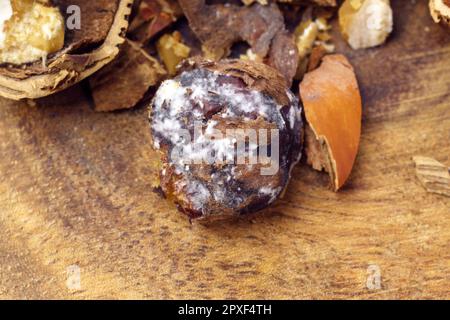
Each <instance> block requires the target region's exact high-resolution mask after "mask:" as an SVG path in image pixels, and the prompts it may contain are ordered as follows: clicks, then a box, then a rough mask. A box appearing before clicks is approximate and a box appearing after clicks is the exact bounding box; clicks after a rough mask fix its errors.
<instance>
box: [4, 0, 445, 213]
mask: <svg viewBox="0 0 450 320" xmlns="http://www.w3.org/2000/svg"><path fill="white" fill-rule="evenodd" d="M69 5H75V6H78V7H79V8H80V14H81V16H82V18H83V20H82V21H83V24H82V25H81V28H80V29H71V28H68V27H67V24H66V23H65V22H66V20H67V19H68V18H69V17H70V13H68V12H67V10H66V9H67V7H68V6H69ZM0 6H1V10H0V95H1V96H3V97H6V98H10V99H16V100H19V99H25V98H31V99H36V98H40V97H44V96H47V95H50V94H53V93H56V92H59V91H61V90H63V89H65V88H68V87H69V86H72V85H74V84H76V83H78V82H80V81H81V80H83V79H85V78H88V81H87V83H88V84H89V86H88V87H89V88H90V94H91V97H92V101H93V102H94V109H95V111H99V112H109V111H116V110H121V109H130V108H133V107H135V106H139V105H149V104H150V105H151V106H150V107H151V108H150V109H151V117H150V126H151V131H152V140H153V141H152V142H153V147H154V149H155V150H156V151H157V153H158V155H159V156H160V158H159V159H158V162H159V165H160V173H159V182H158V188H159V190H160V191H162V193H163V194H164V195H165V197H166V198H168V199H169V200H170V201H171V202H173V203H176V205H177V206H178V207H179V209H180V210H181V211H182V212H183V213H185V214H186V215H187V216H188V217H189V218H190V219H197V218H200V219H204V218H211V217H212V218H216V217H219V216H222V215H225V216H230V215H241V214H244V213H248V212H254V211H258V210H261V209H263V208H265V207H267V206H268V205H270V204H272V203H273V202H274V201H276V200H277V199H279V198H280V197H281V196H282V195H283V192H284V190H285V189H286V187H287V185H288V183H289V179H290V176H291V173H292V168H293V167H294V165H295V164H296V163H297V162H298V161H299V159H300V157H301V154H302V152H304V153H305V155H306V162H307V163H308V164H309V165H310V166H312V167H313V168H314V169H316V170H319V171H326V172H327V173H328V174H329V176H330V184H331V186H332V189H333V190H334V191H338V190H339V189H341V188H342V187H343V186H344V185H345V183H346V182H347V181H348V180H349V178H350V176H351V172H352V168H353V166H354V164H355V161H356V158H357V154H358V148H359V141H360V135H361V114H362V99H361V95H360V91H359V87H358V82H357V77H356V75H355V71H354V69H353V67H352V65H351V63H350V61H349V60H348V59H347V58H346V57H345V56H343V55H341V54H334V52H335V51H336V48H335V46H334V38H333V37H334V36H336V32H332V31H333V30H332V26H334V25H337V26H338V27H339V29H340V32H341V35H342V37H343V38H344V39H345V40H346V41H347V42H348V44H349V45H350V47H351V48H353V49H364V48H371V47H376V46H380V45H382V44H384V43H385V42H387V41H389V36H390V34H391V32H392V30H393V27H394V21H393V12H392V9H391V6H390V1H389V0H345V1H335V0H314V1H290V0H279V1H275V0H273V1H269V0H242V1H241V0H229V1H220V0H217V1H216V0H215V1H205V0H140V1H133V0H92V1H84V0H70V1H69V0H58V1H50V0H40V1H37V0H36V1H33V0H22V1H19V0H0ZM430 12H431V15H432V17H433V19H434V20H435V21H436V22H439V23H443V24H448V23H449V21H450V20H449V19H450V3H449V1H448V0H430ZM336 20H337V22H338V23H333V21H336ZM30 26H32V28H29V27H30ZM25 29H27V30H28V29H29V30H32V32H31V31H28V32H25V31H24V30H25ZM13 30H19V31H18V32H13ZM298 90H299V91H298ZM296 92H299V93H298V94H297V95H296V94H295V93H296ZM150 101H152V102H150ZM302 106H303V108H304V113H303V114H302V111H303V110H302ZM303 115H304V118H305V119H306V123H303V122H302V116H303ZM197 120H198V121H200V122H201V124H202V129H203V134H202V135H201V137H203V138H204V136H205V134H206V133H210V132H212V131H214V130H224V129H227V128H233V129H257V128H260V129H261V128H262V129H266V130H269V131H270V130H272V129H277V130H279V138H280V139H281V140H280V141H281V142H282V143H281V148H280V150H279V151H280V156H281V157H280V159H279V162H278V165H279V167H280V170H279V171H278V172H277V173H276V174H274V175H271V176H261V175H260V174H259V173H258V172H259V170H260V169H261V165H258V164H256V165H253V166H242V165H231V164H223V163H221V164H209V163H208V164H200V165H197V164H195V163H194V164H192V163H179V162H176V161H174V159H173V158H172V157H171V156H172V154H171V151H172V150H173V149H174V148H175V147H182V146H181V145H180V143H181V142H180V141H181V140H179V139H181V138H182V137H180V136H178V135H177V133H176V132H175V131H176V130H175V129H180V128H181V129H182V128H184V129H188V131H189V132H191V131H192V130H193V129H194V127H195V123H196V121H197ZM203 138H200V139H203ZM303 142H304V145H305V148H304V150H303ZM235 143H236V142H235V141H234V140H233V139H231V140H227V139H226V138H223V139H219V140H218V141H215V142H211V143H210V144H209V145H208V148H209V149H208V148H207V149H208V150H206V151H207V152H206V153H208V151H212V153H214V154H219V155H220V154H221V155H226V154H227V153H226V150H228V149H227V148H228V147H230V146H235ZM190 147H193V146H192V145H191V144H189V143H188V144H187V145H185V146H184V147H183V148H184V149H185V150H184V151H187V154H188V155H189V157H192V158H195V159H196V158H197V157H199V156H201V155H203V153H202V152H194V151H193V150H191V149H192V148H191V149H189V148H190ZM248 147H250V146H248ZM252 147H255V145H253V146H252ZM259 147H260V146H259V145H256V147H255V148H256V149H259ZM183 148H182V149H183ZM186 148H187V149H186ZM256 149H255V150H256ZM255 150H253V149H251V148H250V149H246V150H245V152H243V154H246V155H249V154H251V151H255ZM191 160H192V159H191ZM418 168H424V165H421V164H419V165H418ZM442 172H443V171H442ZM419 179H422V178H419ZM422 180H423V179H422ZM422 180H421V181H422ZM426 184H428V185H429V183H428V182H426Z"/></svg>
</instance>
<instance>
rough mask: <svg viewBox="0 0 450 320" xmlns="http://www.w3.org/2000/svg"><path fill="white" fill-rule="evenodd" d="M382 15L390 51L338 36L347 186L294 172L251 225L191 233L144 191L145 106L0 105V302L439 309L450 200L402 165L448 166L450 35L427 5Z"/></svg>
mask: <svg viewBox="0 0 450 320" xmlns="http://www.w3.org/2000/svg"><path fill="white" fill-rule="evenodd" d="M394 4H395V21H396V27H395V32H394V34H393V35H392V37H391V38H390V40H389V42H388V44H387V45H385V46H383V47H381V48H379V49H373V50H367V51H358V52H352V51H350V50H349V49H348V48H347V47H346V46H345V45H344V44H342V42H341V40H340V38H339V35H336V37H335V39H336V40H337V41H338V42H339V44H338V51H339V52H345V53H347V55H348V56H349V58H350V60H351V61H352V63H353V64H354V66H355V68H356V70H357V72H358V77H359V80H360V84H361V88H362V92H363V98H364V123H363V136H362V143H361V152H360V155H359V157H358V160H357V164H356V167H355V170H354V173H353V175H352V178H351V181H350V182H349V184H348V185H347V187H346V188H344V190H342V192H340V193H338V194H335V193H333V192H331V191H329V190H328V189H327V187H326V186H327V183H328V181H327V176H326V175H325V174H321V173H316V172H313V171H312V170H311V169H309V168H308V167H307V166H305V165H304V164H302V165H300V166H299V167H298V168H297V169H296V170H295V172H294V176H293V180H292V183H291V184H290V187H289V190H288V192H287V194H286V196H285V198H284V199H283V200H281V201H279V202H277V204H276V205H275V206H274V207H272V208H271V209H269V210H267V211H266V212H264V213H262V214H259V215H256V216H252V217H251V218H245V219H241V220H237V221H230V222H222V223H216V224H214V225H211V226H203V225H199V224H194V225H190V224H189V222H188V221H187V220H186V219H185V218H184V217H182V216H181V215H180V214H179V213H178V212H177V211H176V210H174V209H173V207H171V206H170V205H168V204H167V203H166V202H165V201H162V200H160V199H159V198H158V196H157V195H156V194H154V193H153V192H152V189H151V177H152V175H153V173H154V167H153V166H152V162H153V159H154V154H153V153H152V151H151V149H150V146H149V143H148V141H149V130H148V128H147V123H146V110H145V109H144V108H139V109H136V110H133V111H127V112H119V113H112V114H98V113H94V112H93V111H92V108H91V106H90V105H89V104H88V103H87V100H86V99H85V98H84V96H83V91H82V90H81V89H80V88H79V87H77V88H73V89H71V90H70V91H68V92H67V93H65V94H64V95H59V96H57V97H52V98H48V99H46V100H45V101H43V102H42V104H43V105H44V106H41V107H29V106H27V105H26V103H15V102H11V101H7V100H4V99H1V100H0V159H1V161H0V173H1V175H0V298H83V299H84V298H283V299H289V298H307V299H310V298H313V299H317V298H373V299H378V298H446V299H449V298H450V291H449V288H450V199H449V198H446V197H443V196H438V195H433V194H428V193H427V192H426V191H425V190H424V189H423V188H422V186H421V185H420V184H419V182H418V180H417V179H416V177H415V174H414V167H413V163H412V160H411V158H412V156H414V155H424V156H429V157H433V158H435V159H437V160H439V161H441V162H443V163H446V164H448V165H450V143H449V141H450V139H449V138H450V33H448V32H447V31H445V30H444V29H441V28H440V27H439V26H437V25H434V24H433V23H432V21H431V18H430V17H429V14H428V12H427V9H426V1H394ZM71 265H76V266H78V267H79V268H80V275H81V289H79V290H74V288H73V287H72V289H70V287H68V286H67V283H66V282H67V277H68V274H67V270H68V269H67V268H68V267H69V266H71ZM369 266H372V267H370V268H375V269H370V268H369ZM368 269H369V271H368ZM371 270H372V271H373V270H379V272H380V274H381V288H376V286H375V288H374V287H370V286H369V288H368V287H367V285H366V282H367V278H368V275H369V274H370V273H371V272H372V271H371ZM368 272H369V273H368ZM370 288H371V289H370Z"/></svg>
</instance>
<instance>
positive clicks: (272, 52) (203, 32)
mask: <svg viewBox="0 0 450 320" xmlns="http://www.w3.org/2000/svg"><path fill="white" fill-rule="evenodd" d="M179 3H180V5H181V8H182V9H183V11H184V13H185V15H186V17H187V19H188V20H189V25H190V27H191V28H192V30H193V31H194V33H195V34H196V35H197V37H198V38H199V39H200V41H201V42H202V44H203V51H204V53H205V55H206V57H207V58H210V59H213V60H219V59H221V58H224V57H227V56H228V55H229V53H230V49H231V47H232V45H233V44H234V43H235V42H238V41H245V42H247V43H248V44H249V45H250V47H251V49H252V52H253V53H254V54H256V55H257V56H259V57H261V58H266V57H267V56H268V55H269V57H268V59H267V63H268V64H269V65H271V66H274V67H276V68H277V69H278V70H279V71H280V73H282V74H283V76H284V77H285V79H286V81H287V82H288V83H289V84H290V83H291V81H292V78H293V74H294V71H293V70H296V65H297V63H298V52H297V51H298V50H297V47H296V45H295V42H294V39H293V37H291V36H290V35H289V34H288V33H287V31H286V29H285V23H284V18H283V15H282V13H281V11H280V10H279V8H278V6H277V5H276V4H275V3H271V4H269V5H267V6H263V5H261V4H259V3H255V4H253V5H252V6H250V7H245V6H244V7H242V6H237V5H231V4H229V5H222V4H215V5H207V4H206V1H204V0H196V1H192V0H180V1H179ZM275 43H276V45H275Z"/></svg>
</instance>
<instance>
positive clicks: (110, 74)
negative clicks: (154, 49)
mask: <svg viewBox="0 0 450 320" xmlns="http://www.w3.org/2000/svg"><path fill="white" fill-rule="evenodd" d="M165 76H166V71H165V70H164V68H163V67H162V66H161V65H160V63H159V62H158V61H157V60H156V59H155V58H153V57H152V56H150V55H149V54H148V53H147V52H146V51H144V50H143V49H142V48H141V47H140V45H139V44H138V43H135V42H132V41H130V40H126V42H125V43H124V45H122V47H121V50H120V54H119V55H118V57H117V58H116V59H115V60H114V61H113V62H111V63H110V64H108V65H107V66H106V67H104V68H103V69H102V70H100V71H99V72H97V73H95V74H94V75H93V76H92V77H90V78H89V84H90V87H91V91H92V97H93V99H94V104H95V110H96V111H99V112H109V111H115V110H121V109H129V108H133V107H134V106H136V105H137V104H138V103H139V101H141V100H142V99H143V98H144V96H145V94H146V93H147V91H148V90H149V88H150V87H151V86H155V85H157V84H159V83H160V82H161V81H162V80H163V79H164V78H165Z"/></svg>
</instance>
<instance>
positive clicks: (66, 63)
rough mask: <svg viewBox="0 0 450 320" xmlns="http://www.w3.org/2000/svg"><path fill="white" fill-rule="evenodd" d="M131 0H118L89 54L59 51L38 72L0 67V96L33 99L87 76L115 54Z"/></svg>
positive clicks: (122, 39)
mask: <svg viewBox="0 0 450 320" xmlns="http://www.w3.org/2000/svg"><path fill="white" fill-rule="evenodd" d="M132 4H133V0H120V1H119V4H118V7H117V10H116V12H115V16H114V20H113V24H112V26H111V28H110V29H109V32H108V34H107V36H106V38H105V40H104V42H103V43H102V44H101V45H100V46H99V47H97V48H96V49H94V50H92V51H90V52H89V53H82V54H68V53H63V54H62V55H60V56H59V57H57V58H56V59H55V60H54V61H51V62H50V63H49V65H47V66H46V67H45V68H44V70H43V71H42V72H39V73H35V72H30V73H27V72H26V68H27V66H26V65H24V66H22V67H23V68H22V69H23V71H22V72H9V71H8V70H6V68H7V67H0V69H3V72H0V96H3V97H5V98H9V99H13V100H20V99H25V98H29V99H36V98H41V97H45V96H48V95H50V94H53V93H56V92H58V91H61V90H63V89H66V88H68V87H70V86H72V85H74V84H76V83H77V82H80V81H81V80H83V79H85V78H87V77H89V76H90V75H92V74H93V73H95V72H96V71H98V70H100V69H101V68H102V67H104V66H105V65H106V64H108V63H109V62H111V61H112V60H113V59H114V58H115V57H116V56H117V54H118V53H119V46H120V45H121V44H122V43H123V42H124V41H125V31H126V30H127V28H128V17H129V15H130V13H131V7H132ZM0 71H2V70H0Z"/></svg>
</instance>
